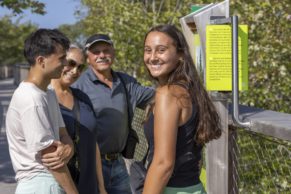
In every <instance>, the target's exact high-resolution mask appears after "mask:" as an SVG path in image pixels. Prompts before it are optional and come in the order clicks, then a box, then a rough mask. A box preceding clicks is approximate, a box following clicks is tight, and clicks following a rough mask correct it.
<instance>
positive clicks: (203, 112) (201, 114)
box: [145, 24, 222, 144]
mask: <svg viewBox="0 0 291 194" xmlns="http://www.w3.org/2000/svg"><path fill="white" fill-rule="evenodd" d="M154 31H156V32H162V33H164V34H166V35H168V36H169V37H171V38H172V39H173V41H174V44H175V46H176V48H177V52H179V53H181V54H182V56H183V60H182V61H180V63H181V64H179V65H178V66H177V68H176V69H174V70H173V71H172V72H171V73H170V76H169V79H168V83H167V84H168V86H171V85H183V86H185V87H186V88H187V89H188V91H189V93H190V96H191V99H192V101H193V103H194V104H195V105H196V107H197V116H198V124H197V133H196V135H195V140H196V142H197V143H199V144H205V143H207V142H209V141H210V140H212V139H217V138H219V137H220V135H221V131H222V130H221V125H220V118H219V115H218V113H217V111H216V109H215V107H214V105H213V103H212V101H211V100H210V97H209V95H208V93H207V91H206V90H205V88H204V86H203V84H202V82H201V80H200V77H199V75H198V72H197V70H196V68H195V65H194V62H193V60H192V57H191V55H190V51H189V47H188V44H187V42H186V39H185V37H184V36H183V34H182V32H181V31H180V30H178V29H177V28H176V27H175V26H174V25H169V24H165V25H158V26H155V27H153V28H151V29H150V30H149V31H148V32H147V34H146V36H145V40H146V38H147V36H148V34H149V33H150V32H154Z"/></svg>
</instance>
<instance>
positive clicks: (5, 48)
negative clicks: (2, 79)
mask: <svg viewBox="0 0 291 194" xmlns="http://www.w3.org/2000/svg"><path fill="white" fill-rule="evenodd" d="M0 26H1V28H0V64H1V65H13V64H15V63H23V62H25V60H24V57H23V45H24V40H25V38H26V37H27V36H28V35H29V34H30V33H32V32H33V31H35V30H36V29H37V27H36V26H35V25H33V24H30V23H24V24H20V23H19V22H18V21H16V22H15V23H13V22H12V19H11V18H10V17H9V16H5V17H3V18H1V19H0Z"/></svg>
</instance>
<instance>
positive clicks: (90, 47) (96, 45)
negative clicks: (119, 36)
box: [74, 34, 154, 194]
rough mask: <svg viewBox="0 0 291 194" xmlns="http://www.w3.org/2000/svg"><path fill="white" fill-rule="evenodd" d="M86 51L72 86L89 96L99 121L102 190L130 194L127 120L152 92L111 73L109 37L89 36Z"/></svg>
mask: <svg viewBox="0 0 291 194" xmlns="http://www.w3.org/2000/svg"><path fill="white" fill-rule="evenodd" d="M85 51H86V55H87V62H88V64H89V68H88V69H87V70H86V71H85V72H84V73H83V74H82V75H81V77H80V78H79V79H78V80H77V82H76V83H75V84H74V87H76V88H79V89H81V90H82V91H83V92H85V93H86V94H87V95H88V96H89V98H90V100H91V102H92V105H93V108H94V111H95V114H96V116H97V119H98V123H99V128H100V129H98V130H99V131H98V135H97V138H98V140H97V141H98V144H99V147H100V152H101V157H102V168H103V176H104V182H105V183H104V184H105V188H106V190H107V192H108V193H109V194H127V193H131V191H130V186H129V176H128V173H127V171H126V167H125V163H124V160H123V158H122V155H121V152H122V150H123V149H124V147H125V144H126V140H127V137H128V132H129V130H128V128H129V122H128V121H131V120H132V117H133V113H134V110H135V108H136V107H139V108H144V107H145V106H146V104H147V103H148V102H149V101H150V100H151V98H152V97H153V95H154V90H153V89H152V88H147V87H144V86H141V85H140V84H139V83H138V82H137V81H136V79H134V78H133V77H131V76H129V75H127V74H125V73H121V72H115V71H113V70H112V68H111V66H112V64H113V61H114V55H115V51H114V47H113V42H112V40H111V39H110V38H109V36H107V35H105V34H95V35H92V36H91V37H89V38H88V39H87V41H86V44H85ZM127 96H128V100H127ZM127 101H128V103H127ZM128 117H129V118H128Z"/></svg>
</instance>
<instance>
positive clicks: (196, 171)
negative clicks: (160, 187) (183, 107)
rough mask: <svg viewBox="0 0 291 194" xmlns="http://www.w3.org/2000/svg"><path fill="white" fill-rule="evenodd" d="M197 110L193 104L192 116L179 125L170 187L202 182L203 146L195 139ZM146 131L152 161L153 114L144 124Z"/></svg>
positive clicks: (149, 156) (149, 160)
mask: <svg viewBox="0 0 291 194" xmlns="http://www.w3.org/2000/svg"><path fill="white" fill-rule="evenodd" d="M196 113H197V111H196V109H195V106H193V112H192V116H191V118H190V119H189V120H188V121H187V122H186V123H185V124H184V125H182V126H179V127H178V136H177V145H176V159H175V160H176V161H175V166H174V171H173V174H172V176H171V178H170V180H169V182H168V184H167V186H169V187H188V186H192V185H196V184H198V183H200V180H199V176H200V167H199V163H200V160H201V152H202V146H201V145H197V143H196V142H195V140H194V136H195V133H196V131H197V115H196ZM144 133H145V136H146V139H147V141H148V144H149V153H148V157H147V160H148V162H149V164H150V163H151V162H152V159H153V154H154V115H153V114H151V115H150V117H149V119H148V121H147V122H146V123H145V125H144Z"/></svg>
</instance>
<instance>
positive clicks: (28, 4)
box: [0, 0, 45, 15]
mask: <svg viewBox="0 0 291 194" xmlns="http://www.w3.org/2000/svg"><path fill="white" fill-rule="evenodd" d="M0 6H1V7H6V8H8V9H11V10H12V11H13V13H14V14H20V13H22V12H23V10H25V9H30V10H31V12H32V13H37V14H41V15H43V14H45V10H44V7H45V5H44V3H41V2H39V1H35V0H1V1H0Z"/></svg>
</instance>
